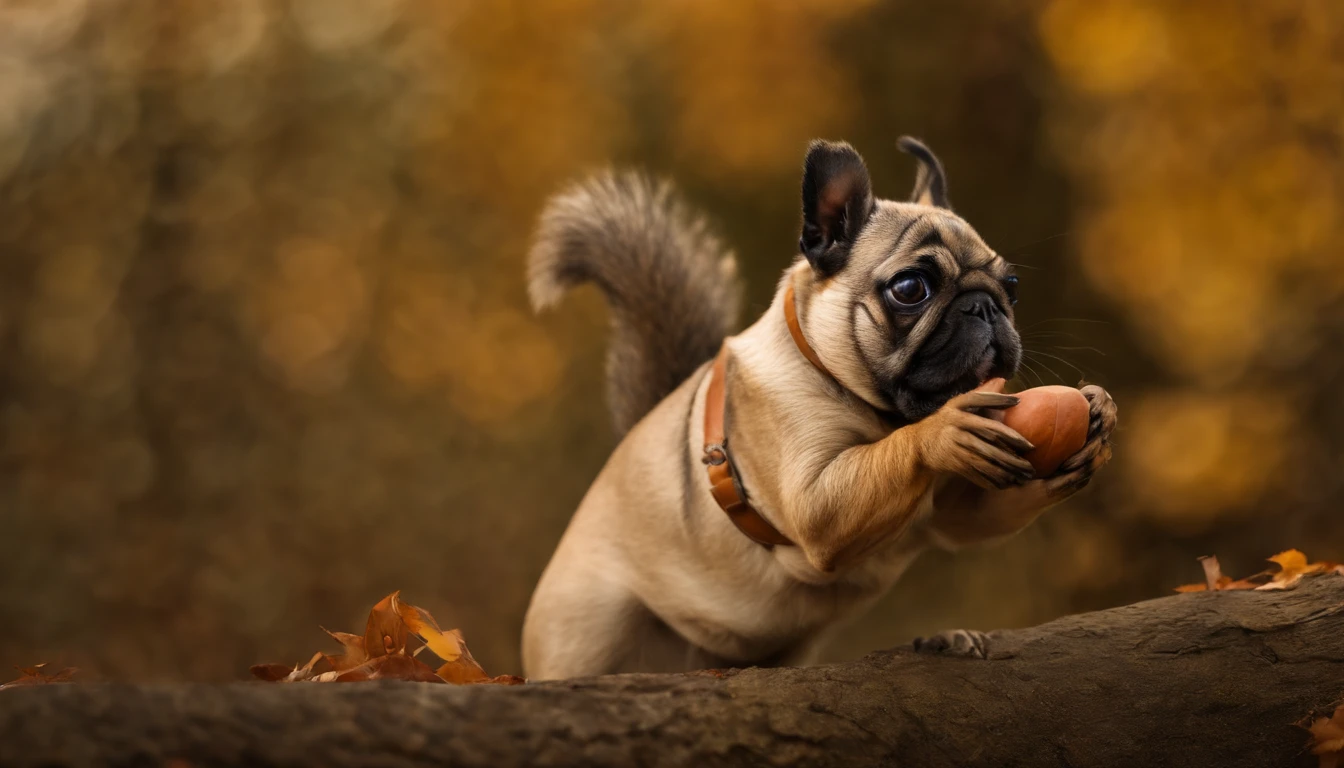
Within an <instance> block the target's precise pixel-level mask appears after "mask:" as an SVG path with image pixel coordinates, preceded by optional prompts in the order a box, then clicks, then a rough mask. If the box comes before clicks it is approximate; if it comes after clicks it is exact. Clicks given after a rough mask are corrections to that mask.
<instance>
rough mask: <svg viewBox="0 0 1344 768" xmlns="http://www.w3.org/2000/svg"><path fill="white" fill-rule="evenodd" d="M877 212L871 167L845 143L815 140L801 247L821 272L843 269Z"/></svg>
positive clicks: (809, 158)
mask: <svg viewBox="0 0 1344 768" xmlns="http://www.w3.org/2000/svg"><path fill="white" fill-rule="evenodd" d="M872 212H873V193H872V184H871V182H869V180H868V167H867V166H866V165H864V164H863V158H862V157H859V153H858V152H855V151H854V148H853V147H851V146H849V145H848V144H845V143H843V142H840V143H835V142H830V141H820V140H818V141H814V142H812V144H811V145H810V146H809V147H808V148H807V161H806V163H805V164H804V167H803V236H802V237H801V238H799V240H798V248H799V249H800V250H802V252H803V255H804V256H806V257H807V261H808V263H810V264H811V265H812V269H813V270H814V271H815V272H816V273H817V275H818V276H820V277H828V276H830V275H833V274H835V273H836V272H839V271H840V269H841V268H843V267H844V266H845V262H846V261H847V260H848V258H849V247H850V246H851V245H853V244H854V240H855V238H857V237H858V236H859V231H860V230H862V229H863V225H864V224H866V223H867V222H868V217H869V216H870V215H871V214H872Z"/></svg>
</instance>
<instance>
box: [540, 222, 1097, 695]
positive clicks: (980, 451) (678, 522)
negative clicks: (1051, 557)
mask: <svg viewBox="0 0 1344 768" xmlns="http://www.w3.org/2000/svg"><path fill="white" fill-rule="evenodd" d="M935 239H937V240H939V241H940V242H941V243H942V245H943V247H941V248H938V247H932V246H930V247H928V248H915V249H912V248H902V247H899V246H900V244H901V243H905V242H907V241H908V242H909V243H914V242H916V241H918V242H920V243H929V242H933V241H934V240H935ZM930 253H932V254H936V257H937V258H938V259H940V260H942V263H940V264H939V268H940V269H943V270H944V274H945V275H947V276H948V277H947V279H949V280H951V281H953V282H954V283H956V286H955V287H949V288H948V289H947V290H946V291H944V292H941V293H940V294H939V295H938V296H937V297H936V300H937V301H942V302H944V303H946V302H950V301H952V300H953V299H954V298H956V296H957V295H959V294H962V293H965V292H967V291H976V290H981V289H982V288H983V290H984V291H992V290H996V286H997V282H996V281H997V280H998V279H1000V277H1001V275H1002V273H1003V271H1004V270H1005V269H1006V263H1005V262H1003V261H1002V259H1001V258H999V257H998V256H997V255H996V254H994V253H993V251H991V250H990V249H989V248H988V247H986V246H985V245H984V244H983V243H982V242H980V240H979V238H978V236H976V235H975V233H974V231H973V230H971V229H970V227H969V226H968V225H966V224H965V223H964V222H962V221H961V220H960V219H959V218H957V217H956V216H955V214H951V213H950V212H946V211H943V210H941V209H937V208H933V207H930V206H927V205H919V204H913V203H893V202H889V201H877V203H876V206H875V208H874V212H873V214H872V218H871V221H870V222H869V223H868V224H867V226H866V228H865V229H864V230H863V233H862V234H861V235H860V236H859V237H858V238H857V241H856V242H855V243H854V244H853V248H852V253H851V254H850V256H849V259H850V261H849V264H848V266H846V267H845V269H844V270H843V271H840V272H839V273H837V274H834V275H831V276H827V277H826V278H824V279H823V278H820V277H818V275H817V274H816V273H815V271H814V269H813V267H812V266H810V265H809V263H808V262H807V261H804V260H802V259H799V260H798V261H797V262H796V263H795V264H794V265H793V266H792V267H791V268H790V269H789V270H788V271H787V272H786V273H785V276H784V281H793V285H794V288H795V291H796V292H797V295H798V299H797V301H798V311H799V315H800V318H801V323H802V328H803V332H804V335H805V336H806V337H807V338H808V339H809V340H811V341H812V346H813V348H814V349H816V351H817V353H818V355H819V356H820V357H821V359H822V361H823V362H824V364H825V366H826V368H827V369H828V370H829V371H831V372H832V373H833V374H834V375H835V377H836V379H838V380H839V381H838V382H837V381H836V380H833V379H831V378H830V377H829V376H827V375H826V374H824V373H822V372H821V371H819V370H818V369H817V368H815V367H814V366H812V364H811V363H809V362H808V360H807V359H806V358H805V357H804V356H803V354H802V353H801V352H800V351H799V349H798V347H797V346H796V345H795V343H794V341H793V339H792V338H791V337H790V335H789V331H788V329H787V326H786V323H785V320H784V314H783V304H782V302H783V299H784V285H785V282H784V281H781V283H780V286H779V287H778V289H777V290H776V293H775V298H774V301H773V302H772V304H771V306H770V307H769V309H768V310H767V311H766V312H765V314H764V315H762V317H761V318H759V319H758V320H757V321H756V322H755V323H754V324H753V325H751V326H750V327H749V328H747V329H746V330H744V331H743V332H742V333H740V334H738V335H737V336H734V337H732V338H730V339H728V340H727V342H726V344H727V348H728V351H729V358H728V367H727V408H726V413H727V424H726V431H727V436H728V444H729V446H730V452H731V456H732V461H733V463H734V465H735V466H736V469H737V471H738V472H739V473H740V478H741V480H742V482H743V484H744V486H745V488H746V491H747V493H748V494H749V497H750V502H751V504H752V506H753V507H754V508H755V509H756V510H757V511H758V512H759V513H760V514H761V515H762V516H764V517H765V518H766V519H767V520H769V521H770V522H771V523H772V524H774V526H775V527H776V528H778V529H779V530H780V531H781V532H782V533H783V534H784V535H785V536H787V537H788V538H789V539H791V540H792V541H793V542H795V544H796V546H779V547H775V548H773V549H766V548H765V547H762V546H760V545H758V544H756V543H755V542H753V541H751V540H750V539H748V538H747V537H746V536H744V535H743V534H742V533H741V532H740V531H738V530H737V529H736V528H735V527H734V526H733V524H732V523H731V522H730V521H729V519H728V518H727V516H726V515H725V514H724V512H723V510H721V509H720V508H719V507H718V506H717V504H716V503H715V502H714V500H713V498H712V497H711V495H710V494H709V491H708V482H707V480H706V476H705V468H704V466H703V465H702V464H701V461H700V459H701V455H702V450H703V435H702V427H703V415H704V402H705V392H706V389H707V384H708V377H707V375H706V374H707V372H708V365H704V366H702V367H701V368H700V369H699V370H698V371H696V372H695V373H693V374H692V375H691V376H690V377H689V378H688V379H686V381H685V382H684V383H683V384H682V385H681V386H680V387H678V388H677V389H676V390H675V391H673V392H672V393H671V394H670V395H668V396H667V397H666V398H664V399H663V400H662V401H661V402H660V403H659V404H658V405H657V406H656V407H654V408H653V409H652V410H651V411H650V412H649V413H648V414H647V415H646V416H645V417H644V418H643V419H642V420H641V421H639V422H638V423H637V424H636V425H635V426H634V428H633V429H631V430H630V431H629V433H628V434H627V435H626V436H625V438H624V440H622V441H621V443H620V444H619V445H618V447H617V448H616V450H615V451H614V452H613V454H612V456H611V457H610V459H609V460H608V462H607V464H606V465H605V467H604V468H603V469H602V471H601V473H600V474H599V475H598V477H597V479H596V480H595V481H594V483H593V485H592V487H591V488H590V490H589V491H588V493H587V495H586V496H585V497H584V499H583V500H582V502H581V503H580V505H579V508H578V511H577V512H576V513H575V515H574V518H573V520H572V522H571V523H570V526H569V528H568V530H567V531H566V532H565V534H564V537H563V538H562V540H561V542H560V544H559V547H558V548H557V550H556V553H555V555H554V557H553V558H552V560H551V562H550V564H549V565H548V566H547V568H546V570H545V572H544V573H543V575H542V578H541V581H540V583H539V585H538V587H537V590H536V592H535V594H534V596H533V599H532V603H531V606H530V608H529V610H528V614H527V618H526V622H525V627H524V634H523V654H524V667H525V671H526V673H527V675H528V676H529V677H532V678H541V679H546V678H563V677H573V676H583V675H594V674H603V673H609V672H618V671H666V670H678V669H694V668H700V667H715V666H742V665H749V664H779V663H802V662H805V661H807V660H809V659H810V658H811V655H812V653H813V652H814V651H815V650H816V648H817V645H818V642H819V641H820V640H822V639H823V638H824V637H825V635H826V633H827V631H828V630H831V629H833V628H834V627H836V626H837V624H838V623H839V622H841V621H842V620H843V619H845V618H847V617H850V616H853V615H854V614H855V613H857V612H858V611H861V610H862V609H864V608H865V607H867V606H869V605H871V604H872V602H873V601H875V600H876V599H877V598H878V597H880V596H881V595H882V594H883V593H884V592H885V591H886V590H887V589H888V588H890V586H891V585H892V584H893V583H894V582H895V581H896V579H898V578H899V577H900V575H901V574H902V572H904V570H905V569H906V568H907V567H908V566H909V565H910V563H911V562H912V561H913V560H914V558H915V557H916V556H918V554H919V553H920V552H921V551H923V550H925V549H926V548H928V547H930V546H940V547H945V548H956V547H958V546H962V545H965V544H971V543H976V542H981V541H988V540H993V539H998V538H1002V537H1004V536H1008V535H1011V534H1012V533H1014V532H1016V531H1017V530H1020V529H1021V528H1022V527H1025V526H1026V525H1028V524H1029V523H1030V522H1031V521H1032V520H1034V519H1035V517H1036V516H1037V515H1039V514H1040V513H1041V512H1042V511H1043V510H1044V509H1045V508H1046V507H1048V506H1050V505H1052V504H1054V503H1056V502H1058V501H1061V500H1062V499H1064V498H1066V497H1067V496H1068V495H1070V494H1071V493H1072V492H1074V491H1076V490H1077V489H1078V488H1079V487H1081V484H1085V482H1086V479H1087V478H1088V477H1090V476H1091V474H1092V473H1093V472H1095V471H1096V469H1098V468H1099V467H1100V466H1101V465H1102V464H1104V463H1105V462H1106V460H1107V459H1109V453H1110V452H1109V447H1108V446H1107V445H1106V444H1105V436H1107V435H1109V432H1110V429H1111V428H1112V427H1113V426H1114V416H1115V410H1114V404H1113V403H1111V401H1110V398H1109V396H1106V395H1105V393H1104V392H1102V391H1101V390H1100V389H1099V388H1089V389H1094V390H1096V391H1095V392H1092V393H1090V394H1089V399H1090V400H1091V401H1092V402H1093V405H1094V413H1095V416H1096V418H1097V420H1098V424H1099V425H1101V426H1099V428H1098V430H1096V431H1097V436H1096V437H1095V439H1093V440H1091V441H1090V442H1089V444H1088V447H1086V448H1084V450H1083V451H1082V452H1080V454H1079V455H1078V456H1077V460H1076V461H1075V460H1071V462H1072V464H1066V469H1065V470H1064V471H1062V472H1061V473H1060V474H1059V475H1058V476H1056V477H1052V478H1044V479H1032V480H1029V481H1027V482H1020V481H1012V483H1011V484H1009V483H1008V481H1007V480H1005V481H1004V482H1002V483H1000V482H998V479H999V476H998V474H996V473H1000V474H1001V473H1003V472H1005V471H1006V470H1004V469H1003V466H1004V465H1008V466H1012V467H1016V466H1017V463H1018V462H1021V459H1020V457H1018V456H1016V455H1013V456H1010V457H1000V456H998V454H997V452H998V451H1000V450H1001V449H1000V448H999V447H998V446H1001V445H1002V444H1003V441H1009V442H1011V441H1012V440H1013V439H1014V438H1016V440H1017V441H1021V438H1020V436H1016V433H1013V432H1012V431H1011V430H1008V429H1007V428H1006V427H1003V426H1002V425H1000V424H998V422H995V421H993V420H991V419H988V418H985V417H984V416H982V415H979V414H978V413H975V412H974V410H975V409H976V408H977V407H980V408H983V407H988V408H996V407H998V408H1001V407H1005V406H1006V405H1007V404H1010V403H1011V402H1012V398H1010V397H1007V396H1004V395H1001V394H995V393H993V392H970V393H967V394H963V395H960V396H958V397H955V398H953V399H952V400H951V401H949V402H947V403H946V404H945V405H943V406H942V407H941V408H939V409H938V410H937V411H936V412H934V413H933V414H932V415H929V416H927V417H924V418H922V419H920V420H918V421H915V422H914V423H910V424H905V425H904V426H899V427H896V426H894V425H893V424H892V423H891V421H890V419H889V418H886V417H884V415H883V413H881V412H880V411H879V409H878V408H875V407H874V406H877V405H881V404H884V403H885V400H884V398H885V397H887V396H886V395H884V394H883V393H882V392H881V391H879V390H878V389H876V388H875V386H874V384H873V383H872V382H874V381H875V380H876V379H875V378H874V375H875V373H874V372H882V371H884V370H886V369H887V368H890V369H891V370H895V371H898V372H899V371H900V370H904V369H905V367H908V366H909V365H911V357H912V355H913V354H914V352H915V350H916V349H917V348H918V345H919V344H920V343H922V341H923V338H926V337H928V336H929V334H931V333H933V332H934V328H935V326H936V325H937V323H938V315H937V314H936V312H935V311H932V310H930V311H929V312H928V313H927V314H925V315H923V316H922V317H921V318H919V319H918V320H917V321H915V320H913V319H912V321H911V322H912V324H913V325H912V327H909V328H902V329H901V330H900V332H899V333H897V332H896V331H894V330H893V329H892V328H891V327H888V325H890V323H891V322H892V321H890V320H887V319H885V318H886V316H884V315H883V314H882V312H881V307H880V306H879V305H877V304H875V303H874V302H875V301H876V299H874V298H873V297H874V295H875V294H873V293H872V291H871V284H872V282H873V280H874V276H876V277H877V278H879V279H886V277H888V276H890V275H892V274H896V273H898V272H899V271H900V270H902V269H906V268H908V266H909V265H910V264H911V263H913V259H914V258H915V257H916V256H918V255H926V256H927V255H928V254H930ZM1005 311H1011V310H1010V308H1007V307H1006V310H1005ZM921 323H922V325H921ZM893 339H897V341H893ZM1085 394H1088V393H1087V392H1086V391H1085ZM1101 427H1104V430H1103V429H1101ZM1103 432H1104V434H1102V433H1103ZM994 440H997V441H999V442H993V441H994ZM1021 442H1023V443H1024V442H1025V441H1021ZM991 460H992V461H995V462H998V463H997V464H993V463H991ZM1021 463H1025V462H1021ZM987 477H988V478H990V479H991V480H993V482H992V483H991V482H990V480H986V478H987ZM971 479H974V481H975V482H976V485H972V484H971V483H970V482H968V480H971ZM977 486H978V487H977ZM1002 486H1006V487H1002Z"/></svg>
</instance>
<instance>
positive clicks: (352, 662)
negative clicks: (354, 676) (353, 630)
mask: <svg viewBox="0 0 1344 768" xmlns="http://www.w3.org/2000/svg"><path fill="white" fill-rule="evenodd" d="M322 631H323V632H326V633H327V634H328V635H331V639H333V640H335V641H336V642H338V643H340V644H341V645H342V646H344V647H345V652H344V653H341V654H337V655H335V656H332V655H328V656H327V663H328V664H330V665H331V668H332V669H334V670H336V671H344V670H347V669H354V668H355V667H358V666H359V665H360V664H363V663H364V662H366V661H368V660H369V654H368V653H367V652H366V651H365V650H364V638H363V636H361V635H352V634H350V633H349V632H332V631H331V630H330V629H327V628H326V627H322Z"/></svg>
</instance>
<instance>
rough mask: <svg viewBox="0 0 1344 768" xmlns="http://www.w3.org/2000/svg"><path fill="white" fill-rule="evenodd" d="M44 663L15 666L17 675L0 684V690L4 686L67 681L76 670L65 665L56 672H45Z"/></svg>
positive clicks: (4, 687) (11, 686)
mask: <svg viewBox="0 0 1344 768" xmlns="http://www.w3.org/2000/svg"><path fill="white" fill-rule="evenodd" d="M46 666H47V665H46V664H34V665H33V666H31V667H15V669H17V670H18V671H19V676H18V677H17V678H15V679H14V680H11V681H9V682H8V683H5V684H3V685H0V691H3V690H4V689H6V688H17V687H19V686H21V685H46V684H48V683H68V682H70V677H71V676H72V675H74V674H75V672H77V671H78V670H76V669H75V668H74V667H66V668H65V669H62V670H58V671H56V672H50V673H49V672H46V671H45V669H44V668H45V667H46Z"/></svg>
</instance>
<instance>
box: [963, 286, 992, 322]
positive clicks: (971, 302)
mask: <svg viewBox="0 0 1344 768" xmlns="http://www.w3.org/2000/svg"><path fill="white" fill-rule="evenodd" d="M957 304H958V305H959V306H960V308H961V311H962V312H963V313H965V314H968V315H973V316H975V317H978V318H980V319H981V320H984V321H985V322H986V323H991V324H992V323H993V322H994V318H995V317H997V316H998V314H999V305H998V304H995V303H994V299H993V298H992V297H991V296H990V295H989V294H987V293H985V292H983V291H976V292H975V293H969V294H966V295H965V296H962V297H961V298H960V299H958V300H957Z"/></svg>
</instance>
